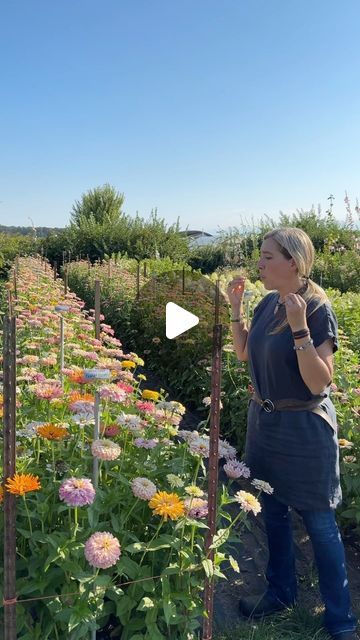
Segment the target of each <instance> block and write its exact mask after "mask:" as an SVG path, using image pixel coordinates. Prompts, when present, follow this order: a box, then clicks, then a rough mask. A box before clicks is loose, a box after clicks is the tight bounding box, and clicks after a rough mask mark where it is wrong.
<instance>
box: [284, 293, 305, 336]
mask: <svg viewBox="0 0 360 640" xmlns="http://www.w3.org/2000/svg"><path fill="white" fill-rule="evenodd" d="M284 302H285V311H286V317H287V319H288V323H289V325H290V329H291V330H292V331H299V329H305V328H306V327H307V322H306V302H305V300H304V298H302V297H301V296H299V295H298V294H297V293H288V294H287V295H286V296H285V297H284Z"/></svg>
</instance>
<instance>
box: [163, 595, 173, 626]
mask: <svg viewBox="0 0 360 640" xmlns="http://www.w3.org/2000/svg"><path fill="white" fill-rule="evenodd" d="M163 609H164V617H165V620H166V624H167V625H169V624H170V622H171V618H173V617H174V616H175V615H176V606H175V603H174V602H171V600H170V596H166V598H164V599H163Z"/></svg>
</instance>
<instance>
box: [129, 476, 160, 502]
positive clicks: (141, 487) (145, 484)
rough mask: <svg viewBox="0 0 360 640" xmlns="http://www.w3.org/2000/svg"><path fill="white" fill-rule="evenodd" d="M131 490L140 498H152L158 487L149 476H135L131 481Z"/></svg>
mask: <svg viewBox="0 0 360 640" xmlns="http://www.w3.org/2000/svg"><path fill="white" fill-rule="evenodd" d="M131 491H132V492H133V494H134V496H135V498H140V500H151V498H152V497H153V496H154V495H155V493H156V492H157V488H156V486H155V485H154V483H153V482H151V480H148V479H147V478H135V479H134V480H133V481H132V483H131Z"/></svg>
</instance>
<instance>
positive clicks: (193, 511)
mask: <svg viewBox="0 0 360 640" xmlns="http://www.w3.org/2000/svg"><path fill="white" fill-rule="evenodd" d="M184 505H185V511H186V514H187V515H188V516H189V518H205V517H206V516H207V514H208V501H207V500H204V499H203V498H192V497H191V498H185V500H184Z"/></svg>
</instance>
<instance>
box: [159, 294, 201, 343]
mask: <svg viewBox="0 0 360 640" xmlns="http://www.w3.org/2000/svg"><path fill="white" fill-rule="evenodd" d="M197 324H199V318H198V317H197V316H195V315H194V314H193V313H190V311H186V309H183V308H182V307H179V305H178V304H175V302H168V303H167V305H166V337H167V338H169V340H172V339H173V338H176V337H177V336H180V335H181V334H182V333H184V332H185V331H188V329H191V328H192V327H195V326H196V325H197Z"/></svg>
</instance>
